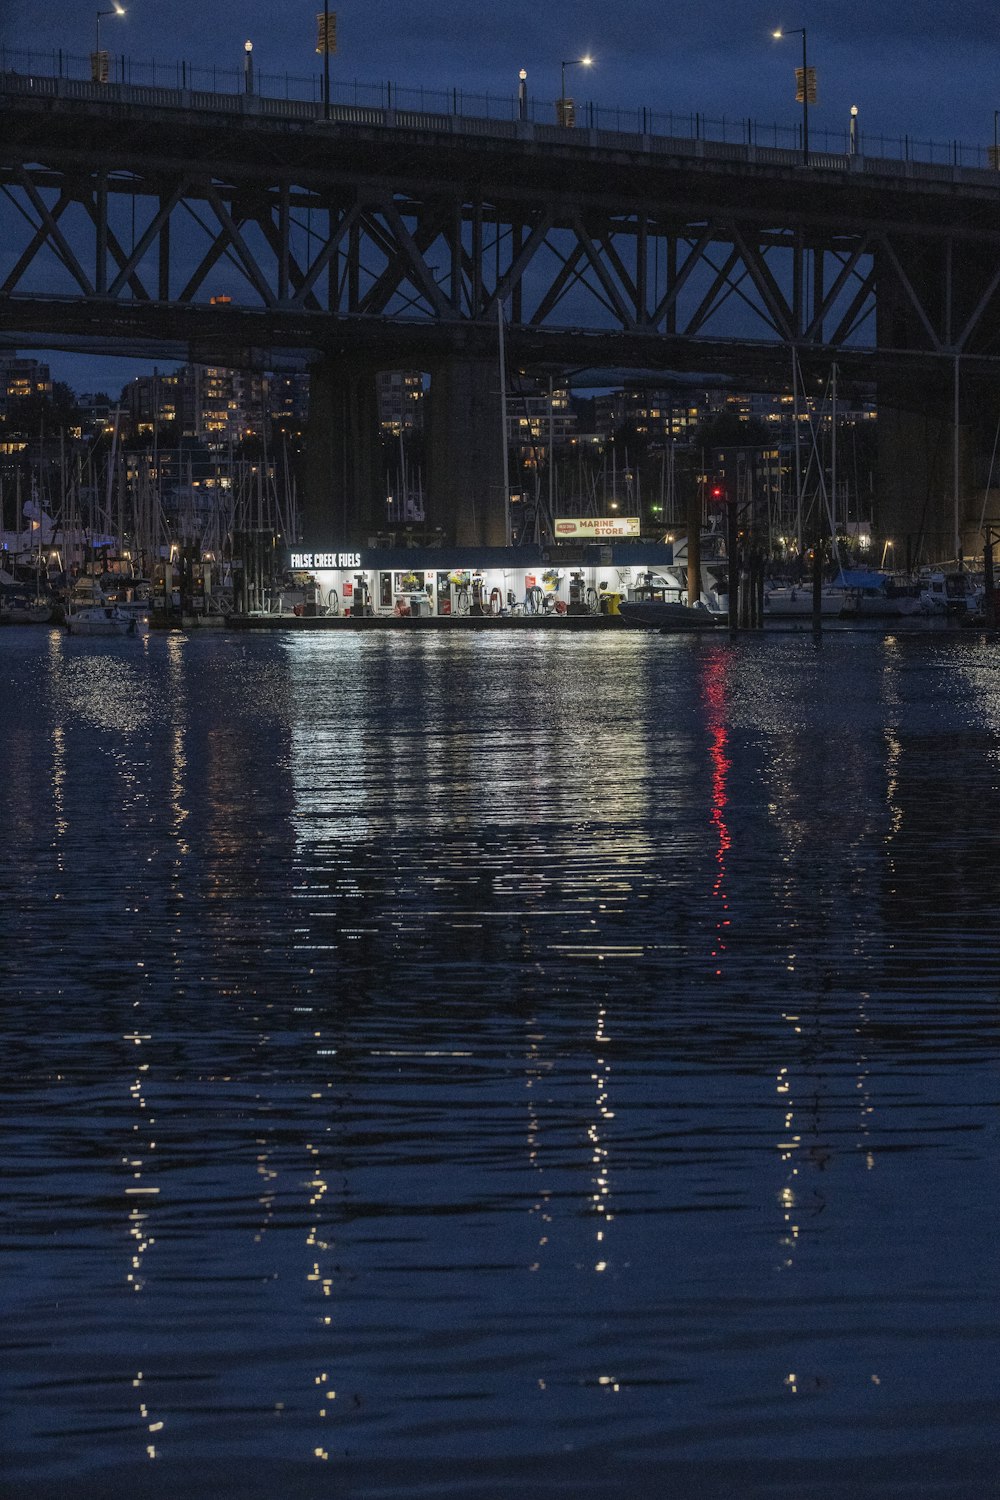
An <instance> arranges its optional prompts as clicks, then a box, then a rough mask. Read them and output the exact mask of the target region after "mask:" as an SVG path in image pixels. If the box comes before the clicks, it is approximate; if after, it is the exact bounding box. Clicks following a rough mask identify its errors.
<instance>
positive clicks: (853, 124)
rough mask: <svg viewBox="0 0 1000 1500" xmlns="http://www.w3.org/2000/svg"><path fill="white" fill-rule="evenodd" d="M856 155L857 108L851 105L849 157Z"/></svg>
mask: <svg viewBox="0 0 1000 1500" xmlns="http://www.w3.org/2000/svg"><path fill="white" fill-rule="evenodd" d="M857 154H858V106H857V105H856V104H852V105H851V155H852V156H857Z"/></svg>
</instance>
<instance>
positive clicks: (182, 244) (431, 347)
mask: <svg viewBox="0 0 1000 1500" xmlns="http://www.w3.org/2000/svg"><path fill="white" fill-rule="evenodd" d="M0 247H2V249H0V338H2V339H3V341H4V342H6V343H7V344H8V345H21V346H25V347H36V348H37V347H41V346H45V345H50V346H53V347H61V348H78V349H89V350H93V351H95V352H101V353H110V352H116V353H126V352H127V353H132V354H140V353H141V354H146V353H148V354H150V355H152V356H157V357H166V358H178V359H190V360H194V361H200V362H207V363H225V364H230V365H256V366H261V367H265V368H268V367H281V366H282V365H285V364H294V363H295V361H297V360H302V359H303V358H304V359H307V360H312V359H316V358H323V357H325V356H341V357H342V356H343V355H345V354H351V355H357V356H359V357H361V358H364V359H368V360H373V361H375V362H376V364H378V365H380V366H381V367H383V368H389V367H392V366H400V365H406V366H412V367H419V366H420V365H421V362H424V364H425V367H426V364H427V362H429V361H432V360H434V359H441V358H445V359H447V358H449V357H459V358H461V357H472V358H476V357H479V358H485V357H486V356H487V355H488V354H492V353H493V352H494V351H495V349H496V343H497V335H498V330H497V321H498V315H499V313H500V311H501V310H502V312H503V317H504V321H505V324H506V327H507V333H508V338H509V348H510V352H511V354H512V356H513V358H514V359H516V360H517V361H518V362H519V363H520V364H522V365H537V366H542V365H545V364H548V365H549V366H550V368H552V367H561V368H563V369H570V368H574V367H575V368H584V367H587V366H593V365H596V366H600V367H603V368H613V367H617V368H627V369H639V368H641V369H645V370H649V371H651V372H655V371H666V370H685V371H699V372H702V371H704V372H712V371H714V372H721V373H725V374H729V375H732V376H733V377H735V378H738V379H740V380H743V381H744V382H754V383H756V384H758V385H760V386H765V385H787V384H788V381H789V371H790V358H791V351H792V350H794V351H796V354H797V356H798V358H799V359H800V360H801V361H802V363H803V365H804V366H805V365H809V366H812V367H815V368H816V369H824V370H827V369H829V367H830V364H831V362H832V361H834V360H836V361H837V362H838V366H839V368H841V369H842V370H844V371H845V373H847V374H848V375H849V374H850V372H852V371H854V372H856V373H857V374H858V375H859V376H862V377H864V378H867V379H872V378H890V377H894V378H896V379H898V380H902V381H904V382H905V381H907V380H909V379H910V378H912V376H913V374H914V373H915V372H927V373H931V372H933V371H935V370H947V369H950V368H951V366H952V365H953V364H954V365H956V366H957V362H959V361H960V362H961V368H962V372H963V374H965V373H966V372H968V373H969V374H973V373H978V374H983V375H989V374H992V373H994V372H996V373H997V374H998V375H1000V173H997V172H991V171H987V170H983V169H977V168H966V167H957V166H936V165H930V164H924V163H917V162H898V161H885V160H877V159H872V158H870V157H863V156H839V155H827V154H816V153H814V154H813V155H812V157H811V159H810V161H809V163H808V164H806V163H804V162H803V160H802V157H801V155H800V154H799V153H796V152H792V151H786V150H781V149H770V148H762V147H759V146H752V145H733V144H730V145H725V144H722V143H717V142H710V141H704V140H693V139H673V138H666V137H661V136H653V135H638V134H618V133H611V132H606V131H595V130H589V129H568V128H563V127H559V126H543V125H538V124H531V123H527V122H514V121H512V122H505V121H498V120H484V119H470V118H463V117H461V116H457V115H436V114H421V113H413V112H410V111H405V112H404V111H395V110H392V109H380V108H368V107H352V106H336V107H334V108H333V109H332V110H331V117H330V118H329V119H324V118H323V117H322V112H321V111H320V112H318V111H317V108H316V106H315V105H312V104H309V103H299V102H297V101H288V100H278V99H268V98H260V97H257V96H254V95H239V94H203V93H194V92H191V91H187V90H168V89H158V88H156V89H154V88H145V87H132V86H127V85H113V84H106V85H98V84H89V83H80V82H75V81H71V80H67V79H57V78H52V77H31V76H27V77H26V76H23V75H18V74H10V73H8V74H4V75H0Z"/></svg>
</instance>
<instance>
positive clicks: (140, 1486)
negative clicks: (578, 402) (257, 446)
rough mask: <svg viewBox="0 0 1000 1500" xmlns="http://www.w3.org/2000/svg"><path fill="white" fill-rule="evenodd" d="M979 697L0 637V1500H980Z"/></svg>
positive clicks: (956, 687)
mask: <svg viewBox="0 0 1000 1500" xmlns="http://www.w3.org/2000/svg"><path fill="white" fill-rule="evenodd" d="M998 661H1000V658H998V656H997V648H996V644H995V642H992V641H986V640H984V639H983V638H981V637H979V636H977V635H975V634H973V633H971V632H969V633H966V632H959V631H956V632H953V633H946V634H938V635H935V636H928V637H915V636H911V637H903V636H901V637H898V638H894V637H892V636H888V637H885V638H883V637H882V636H881V635H872V634H864V635H847V634H841V635H837V636H829V637H827V638H826V640H825V641H824V644H823V645H822V647H821V649H820V650H818V651H817V650H816V648H815V647H814V646H813V644H812V641H811V640H810V638H809V637H808V636H802V635H790V636H777V637H771V636H768V637H767V638H765V639H750V638H744V639H741V640H740V641H739V642H738V643H736V644H735V645H731V644H730V643H729V641H728V640H725V639H722V640H719V639H715V638H711V639H701V638H689V639H686V638H683V637H678V638H669V637H661V636H659V635H655V634H651V635H647V634H644V633H638V632H637V633H635V634H633V633H629V632H625V633H623V634H621V635H618V634H599V635H571V636H565V637H561V638H557V637H556V636H555V635H552V636H546V635H544V634H541V633H540V634H533V633H532V634H528V635H526V634H524V633H520V632H519V633H517V635H512V636H511V637H506V636H504V635H503V634H502V633H497V632H490V633H485V634H482V635H463V636H462V637H458V638H452V637H450V636H448V635H445V634H439V633H431V632H421V633H420V634H414V635H413V636H412V637H410V636H404V635H401V634H400V633H398V632H393V633H391V634H385V635H383V634H374V633H365V634H364V635H360V634H359V635H358V636H349V635H344V634H338V635H332V634H308V635H306V634H304V635H287V636H283V635H273V634H268V635H266V636H265V635H262V636H253V635H234V636H228V635H227V636H225V637H221V636H220V637H214V638H208V637H205V636H202V637H199V636H197V635H195V636H191V637H181V636H179V635H162V634H153V635H151V636H148V637H140V638H139V639H128V638H126V639H122V640H108V641H105V640H72V639H68V638H66V637H64V636H63V635H62V634H60V633H59V632H57V631H51V632H50V631H48V630H38V631H35V630H32V629H10V630H7V631H4V632H2V633H0V674H2V678H0V680H2V681H3V683H4V699H5V713H4V715H3V718H2V722H0V744H2V764H3V766H4V768H5V772H6V775H5V782H4V786H5V804H4V805H5V820H4V821H5V825H6V829H5V831H6V838H5V858H4V860H3V862H2V866H0V913H2V916H0V921H2V929H3V941H2V950H0V951H2V961H0V962H2V985H0V999H2V1009H0V1015H2V1026H0V1045H2V1063H3V1076H4V1079H5V1087H4V1089H3V1092H2V1095H0V1125H2V1131H3V1154H2V1157H0V1160H2V1163H3V1167H2V1172H3V1179H4V1181H3V1203H4V1213H3V1217H2V1220H0V1273H2V1275H0V1298H2V1311H3V1322H2V1332H0V1337H2V1344H3V1347H2V1352H0V1369H2V1375H0V1381H2V1388H3V1390H2V1394H3V1401H2V1405H0V1455H2V1457H0V1493H2V1494H3V1496H4V1497H5V1500H8V1497H10V1500H22V1497H24V1500H42V1497H44V1500H48V1497H55V1496H60V1497H61V1496H63V1495H65V1494H67V1493H69V1494H72V1495H73V1496H74V1497H81V1496H84V1497H102V1500H103V1497H117V1496H119V1495H121V1496H128V1497H130V1500H132V1497H136V1500H147V1497H148V1500H165V1497H168V1496H169V1497H176V1496H177V1495H183V1496H185V1497H187V1500H201V1497H212V1500H214V1497H215V1496H216V1495H217V1494H218V1493H226V1494H232V1495H234V1496H239V1497H250V1500H258V1497H269V1500H270V1497H276V1500H313V1497H316V1500H320V1497H328V1496H329V1497H334V1496H335V1497H338V1500H341V1497H347V1500H357V1497H364V1500H376V1497H377V1500H394V1497H404V1496H405V1497H460V1500H486V1497H489V1500H506V1497H518V1496H525V1497H527V1496H531V1497H533V1500H539V1497H542V1500H548V1497H556V1496H559V1497H573V1500H576V1497H598V1496H599V1497H602V1500H624V1497H630V1500H631V1497H647V1496H648V1497H657V1500H658V1497H660V1496H677V1497H679V1500H687V1497H699V1500H700V1497H711V1500H729V1497H731V1496H737V1495H738V1496H741V1497H742V1496H784V1497H790V1500H791V1497H794V1500H817V1497H834V1496H836V1497H842V1496H847V1495H849V1496H851V1497H869V1496H870V1497H876V1496H877V1497H879V1500H884V1497H895V1496H898V1497H907V1500H909V1497H914V1496H919V1497H922V1496H948V1497H970V1500H972V1497H974V1500H980V1497H983V1496H996V1495H1000V1479H998V1469H997V1442H996V1418H997V1400H998V1396H1000V1365H998V1360H997V1354H998V1302H997V1290H998V1271H997V1254H996V1213H997V1208H996V1205H997V1187H998V1165H997V1163H998V1123H1000V1113H998V1103H1000V1078H998V1071H997V1042H998V1006H997V1000H998V993H1000V949H998V943H997V937H996V911H997V898H998V886H1000V876H998V856H997V844H996V838H995V829H996V827H997V822H998V817H1000V790H998V786H1000V667H998Z"/></svg>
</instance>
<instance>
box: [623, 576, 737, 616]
mask: <svg viewBox="0 0 1000 1500" xmlns="http://www.w3.org/2000/svg"><path fill="white" fill-rule="evenodd" d="M702 578H703V581H704V582H705V585H706V587H705V588H704V589H703V592H702V595H701V598H700V599H699V600H698V603H697V604H694V605H689V604H688V603H687V590H686V588H685V587H684V586H683V585H682V583H681V579H680V576H679V575H675V574H674V573H673V572H671V571H667V572H665V573H659V574H657V573H647V574H645V575H644V576H643V580H642V582H641V583H640V584H638V585H637V586H636V587H635V588H630V589H629V592H628V598H627V599H623V600H622V601H621V602H620V604H619V605H618V613H619V614H620V615H621V617H622V619H623V620H624V622H625V624H626V625H639V626H642V627H643V628H644V629H646V630H666V631H675V630H713V629H715V628H716V627H717V626H720V625H728V624H729V595H728V594H726V593H723V592H721V591H720V587H719V585H720V584H721V581H722V580H721V573H719V574H715V573H713V574H711V575H710V576H709V577H708V578H706V570H705V569H704V568H703V570H702Z"/></svg>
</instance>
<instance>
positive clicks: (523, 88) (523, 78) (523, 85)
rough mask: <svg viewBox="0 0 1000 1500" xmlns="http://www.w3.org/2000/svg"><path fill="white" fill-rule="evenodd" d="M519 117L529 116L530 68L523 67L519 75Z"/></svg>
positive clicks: (522, 118) (523, 118)
mask: <svg viewBox="0 0 1000 1500" xmlns="http://www.w3.org/2000/svg"><path fill="white" fill-rule="evenodd" d="M517 118H518V119H519V120H526V119H527V118H528V70H527V68H522V69H521V71H520V73H518V75H517Z"/></svg>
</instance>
